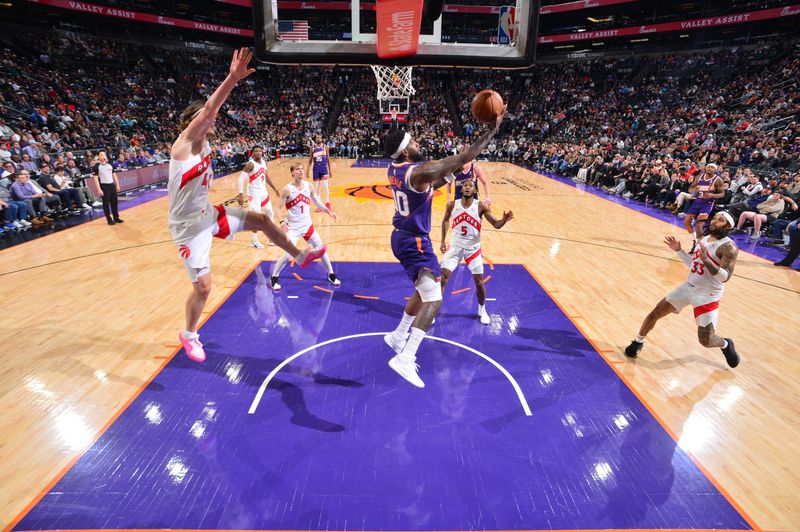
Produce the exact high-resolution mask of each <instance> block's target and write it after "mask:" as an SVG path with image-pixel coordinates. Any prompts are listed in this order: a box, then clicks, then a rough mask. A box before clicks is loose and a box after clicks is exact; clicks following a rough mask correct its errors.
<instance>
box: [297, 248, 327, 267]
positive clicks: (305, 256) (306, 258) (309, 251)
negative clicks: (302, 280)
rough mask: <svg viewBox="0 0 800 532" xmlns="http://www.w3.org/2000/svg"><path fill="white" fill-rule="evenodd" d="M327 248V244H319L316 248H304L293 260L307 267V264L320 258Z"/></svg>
mask: <svg viewBox="0 0 800 532" xmlns="http://www.w3.org/2000/svg"><path fill="white" fill-rule="evenodd" d="M327 250H328V247H327V246H320V247H318V248H306V249H304V250H303V251H301V252H300V255H298V256H297V257H296V258H295V260H296V261H297V265H298V266H300V267H301V268H306V267H308V265H309V264H311V263H312V262H314V261H315V260H317V259H318V258H320V257H321V256H323V255H324V254H325V252H326V251H327Z"/></svg>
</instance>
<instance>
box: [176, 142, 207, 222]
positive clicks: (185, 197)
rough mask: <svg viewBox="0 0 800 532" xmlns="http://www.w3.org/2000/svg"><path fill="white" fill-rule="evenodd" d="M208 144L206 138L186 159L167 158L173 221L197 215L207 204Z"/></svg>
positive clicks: (185, 219) (184, 219) (189, 218)
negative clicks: (196, 153) (196, 152)
mask: <svg viewBox="0 0 800 532" xmlns="http://www.w3.org/2000/svg"><path fill="white" fill-rule="evenodd" d="M212 173H213V171H212V168H211V146H210V145H209V144H208V142H206V143H205V144H204V145H203V150H202V151H201V152H200V153H199V154H198V155H192V156H191V157H190V158H189V159H188V160H186V161H176V160H175V159H170V160H169V181H168V183H167V188H168V189H169V221H170V223H177V222H181V221H187V220H191V219H192V218H195V217H199V216H200V215H201V214H202V213H203V212H205V210H206V208H207V207H208V185H209V181H211V177H212Z"/></svg>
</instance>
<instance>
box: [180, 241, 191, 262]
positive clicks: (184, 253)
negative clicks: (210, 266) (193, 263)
mask: <svg viewBox="0 0 800 532" xmlns="http://www.w3.org/2000/svg"><path fill="white" fill-rule="evenodd" d="M178 253H180V255H181V258H182V259H183V260H186V259H188V258H189V257H191V256H192V250H190V249H189V246H187V245H186V244H181V245H180V247H178Z"/></svg>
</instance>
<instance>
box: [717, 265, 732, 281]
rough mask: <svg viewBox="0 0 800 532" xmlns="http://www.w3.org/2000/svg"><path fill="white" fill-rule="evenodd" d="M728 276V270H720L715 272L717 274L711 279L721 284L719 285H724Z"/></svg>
mask: <svg viewBox="0 0 800 532" xmlns="http://www.w3.org/2000/svg"><path fill="white" fill-rule="evenodd" d="M730 275H731V274H730V273H729V272H728V270H726V269H725V268H720V269H719V270H718V271H717V273H715V274H714V275H713V277H714V280H715V281H719V282H721V283H724V282H725V281H727V280H728V278H729V277H730Z"/></svg>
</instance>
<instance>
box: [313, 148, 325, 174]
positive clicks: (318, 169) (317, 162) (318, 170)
mask: <svg viewBox="0 0 800 532" xmlns="http://www.w3.org/2000/svg"><path fill="white" fill-rule="evenodd" d="M325 150H326V148H325V146H317V145H316V144H315V145H314V147H313V148H312V152H311V153H312V154H313V155H312V156H313V157H314V175H315V176H316V175H320V176H323V175H328V174H329V171H328V154H327V152H326V151H325Z"/></svg>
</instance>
